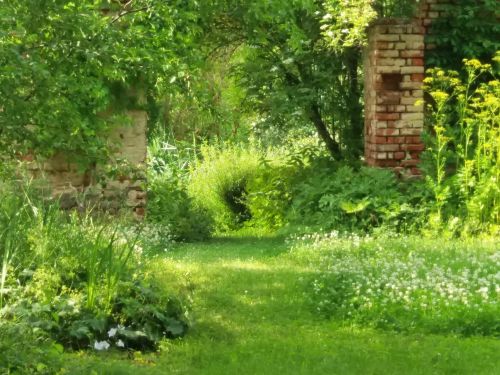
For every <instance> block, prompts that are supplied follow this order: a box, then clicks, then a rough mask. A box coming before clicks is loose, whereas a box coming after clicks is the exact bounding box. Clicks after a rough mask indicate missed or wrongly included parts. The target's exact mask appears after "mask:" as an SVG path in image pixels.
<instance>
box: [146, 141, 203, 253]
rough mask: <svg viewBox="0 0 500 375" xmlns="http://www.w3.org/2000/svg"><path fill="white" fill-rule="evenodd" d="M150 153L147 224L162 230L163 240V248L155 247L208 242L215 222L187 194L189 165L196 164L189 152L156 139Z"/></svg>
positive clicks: (160, 244) (158, 245)
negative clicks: (180, 242)
mask: <svg viewBox="0 0 500 375" xmlns="http://www.w3.org/2000/svg"><path fill="white" fill-rule="evenodd" d="M149 153H150V156H149V167H148V211H147V221H148V222H149V223H152V224H155V226H157V227H161V228H162V230H161V232H160V233H159V234H160V235H161V236H162V237H163V241H161V242H163V244H162V243H161V242H157V244H154V245H155V246H154V247H158V248H160V247H161V248H165V245H166V243H168V242H169V241H172V240H174V241H198V240H203V239H206V238H208V237H209V236H210V234H211V232H212V227H213V222H212V219H211V217H210V216H209V214H208V213H207V211H206V210H205V209H204V208H203V207H201V206H200V205H199V204H197V203H196V202H195V200H193V199H192V198H191V197H190V196H189V195H188V193H187V180H188V173H189V165H190V163H191V161H192V160H194V156H193V155H192V154H191V153H190V149H189V148H186V147H180V148H177V147H174V146H171V145H168V144H167V143H164V142H161V141H160V140H158V139H156V140H153V141H152V144H151V146H150V148H149ZM150 229H151V228H150ZM148 232H151V231H148ZM151 234H153V233H151ZM146 241H148V242H150V244H151V242H152V241H150V240H149V239H146Z"/></svg>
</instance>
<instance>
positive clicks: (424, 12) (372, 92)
mask: <svg viewBox="0 0 500 375" xmlns="http://www.w3.org/2000/svg"><path fill="white" fill-rule="evenodd" d="M445 2H448V1H447V0H426V1H424V3H423V4H422V6H421V9H420V12H419V14H418V16H417V17H415V18H414V19H412V20H402V19H386V20H381V21H380V22H378V23H377V24H375V25H373V26H372V27H371V28H370V30H369V34H368V47H367V50H366V53H365V61H364V66H365V160H366V163H367V164H368V165H371V166H375V167H383V168H393V169H394V170H395V171H397V172H399V173H402V174H405V175H410V176H411V175H419V174H420V171H419V169H418V163H419V161H420V154H421V152H422V151H423V150H424V149H425V146H424V144H423V142H422V140H421V134H422V130H423V127H424V107H423V99H424V93H423V90H422V88H423V80H424V71H425V70H424V69H425V68H424V65H425V50H426V48H432V46H426V45H425V35H426V32H427V29H428V27H429V26H430V25H431V23H432V19H435V18H438V17H440V16H441V15H442V13H441V12H443V4H444V3H445Z"/></svg>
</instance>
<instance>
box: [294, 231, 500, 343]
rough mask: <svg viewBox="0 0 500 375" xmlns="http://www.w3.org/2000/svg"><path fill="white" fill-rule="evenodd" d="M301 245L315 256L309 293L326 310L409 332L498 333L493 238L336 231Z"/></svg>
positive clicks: (498, 260)
mask: <svg viewBox="0 0 500 375" xmlns="http://www.w3.org/2000/svg"><path fill="white" fill-rule="evenodd" d="M298 247H299V248H303V249H304V248H308V247H310V248H312V250H313V251H314V252H315V253H319V254H320V257H321V258H320V261H319V263H318V264H317V265H316V267H318V269H319V272H318V274H317V275H316V277H315V278H314V281H313V282H312V284H311V290H310V293H311V295H312V296H313V297H312V300H313V301H314V306H315V308H316V310H317V311H318V312H319V313H320V314H322V315H324V316H327V317H332V318H335V319H339V320H342V321H344V322H346V323H348V324H352V323H355V324H359V325H363V326H366V325H368V326H373V327H376V328H383V329H390V330H396V331H406V332H425V333H445V334H446V333H454V334H461V335H478V334H479V335H498V334H499V333H500V322H499V320H498V316H499V314H500V306H499V304H498V297H499V292H500V289H499V281H500V280H499V275H498V269H499V266H500V252H499V251H498V241H494V240H493V241H489V242H487V241H483V242H481V241H472V242H469V243H466V242H463V241H460V242H459V241H453V240H452V241H447V242H446V243H439V244H438V243H437V242H436V241H434V240H432V241H430V240H423V239H422V238H414V237H392V238H390V237H386V238H383V237H381V238H378V239H376V238H370V237H363V238H362V237H357V236H354V237H352V236H351V237H350V238H349V237H347V238H341V237H339V236H338V235H337V234H335V233H334V234H333V235H326V236H323V237H321V236H318V237H315V238H314V240H313V241H312V242H311V240H310V239H307V240H305V241H304V240H302V241H299V244H298ZM303 251H305V250H303ZM308 251H311V250H308Z"/></svg>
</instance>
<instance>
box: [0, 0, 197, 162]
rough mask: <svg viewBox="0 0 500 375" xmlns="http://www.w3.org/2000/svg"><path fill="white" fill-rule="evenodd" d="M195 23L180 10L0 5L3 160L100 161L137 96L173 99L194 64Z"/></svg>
mask: <svg viewBox="0 0 500 375" xmlns="http://www.w3.org/2000/svg"><path fill="white" fill-rule="evenodd" d="M197 18H198V17H197V10H196V5H195V4H194V5H189V4H186V2H185V1H182V0H172V1H168V2H163V1H154V0H128V1H125V0H119V1H118V0H105V1H102V0H83V1H75V2H71V1H69V2H68V1H63V0H40V1H37V2H32V1H28V0H15V1H14V0H8V1H7V0H0V25H2V26H1V28H0V149H1V152H2V153H3V154H8V155H15V154H19V153H25V152H28V151H30V150H34V151H35V152H36V154H37V155H41V156H49V155H52V154H54V153H55V152H58V151H64V152H66V153H67V154H69V155H73V156H75V157H77V158H78V160H79V161H81V162H85V161H87V162H90V161H95V160H98V159H103V158H106V149H107V147H106V139H107V138H106V136H107V134H108V132H109V130H110V128H111V127H112V126H113V125H114V124H116V123H117V122H123V121H124V120H123V116H122V115H123V114H124V113H125V109H129V108H134V107H137V106H142V105H143V103H141V102H140V100H138V97H140V96H139V95H136V94H137V92H139V91H140V92H144V94H145V96H151V95H153V96H154V95H157V94H158V93H159V92H161V91H164V90H172V89H174V88H175V85H174V84H172V83H171V82H170V77H172V76H174V75H175V76H176V75H177V74H178V72H179V71H180V70H183V69H185V65H187V64H190V63H192V62H193V61H194V60H195V59H196V56H195V55H194V54H193V53H191V52H190V51H191V49H190V46H191V44H192V43H193V41H194V40H195V38H196V35H197V24H196V22H197ZM176 84H177V85H178V86H182V81H178V82H177V83H176ZM109 113H112V115H108V114H109Z"/></svg>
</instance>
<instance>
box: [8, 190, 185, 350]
mask: <svg viewBox="0 0 500 375" xmlns="http://www.w3.org/2000/svg"><path fill="white" fill-rule="evenodd" d="M3 185H4V186H9V184H8V183H5V182H3ZM12 185H13V186H15V187H17V189H16V188H10V189H9V190H4V196H3V199H2V202H1V203H0V204H1V208H2V210H0V224H1V225H2V226H1V227H0V233H1V238H0V240H1V242H0V255H1V257H2V258H1V259H2V271H1V276H2V278H1V280H2V285H1V289H0V294H1V297H2V299H1V302H2V307H3V308H2V309H1V310H0V319H2V320H8V321H13V322H18V321H19V322H21V323H22V324H28V325H29V326H30V327H33V328H36V329H37V332H38V334H39V336H40V337H51V338H52V339H54V340H56V341H57V342H59V343H61V344H63V345H64V346H65V347H68V348H78V349H80V348H89V347H92V346H94V347H95V348H96V349H101V348H106V346H109V345H110V342H108V341H109V340H111V338H113V340H115V341H114V342H113V343H114V344H115V346H116V347H117V348H119V347H125V348H140V349H153V348H155V347H156V345H157V344H158V341H159V340H160V339H161V338H163V337H177V336H179V335H182V334H183V333H184V332H185V330H186V328H187V324H186V322H185V319H184V315H183V308H182V307H181V305H180V304H178V303H176V302H175V299H174V298H172V297H171V296H167V295H164V294H162V293H161V292H160V290H159V289H158V288H156V287H153V285H154V282H153V281H152V280H149V279H148V277H146V275H144V274H143V272H142V271H141V268H140V264H141V253H142V249H141V247H140V246H139V243H138V234H137V233H135V232H130V233H129V232H127V231H125V230H123V229H122V227H121V226H120V224H116V220H115V224H113V225H111V224H107V222H108V223H109V220H104V221H103V220H100V219H96V218H93V217H91V216H90V215H88V214H87V215H78V214H77V213H73V214H71V215H68V214H66V213H63V212H61V211H59V209H58V208H57V205H56V204H50V203H49V202H45V201H44V200H42V199H36V198H34V197H33V195H32V194H30V192H29V191H28V190H26V189H23V188H22V186H23V185H19V184H16V183H12ZM20 186H21V188H19V187H20ZM16 209H17V211H16ZM8 219H10V221H9V220H8ZM21 219H22V220H21ZM13 238H15V239H16V241H13V240H12V239H13ZM13 244H15V246H14V245H13ZM133 293H135V294H133ZM141 293H142V297H141V298H142V299H141V305H140V309H139V308H138V307H137V303H136V302H137V301H136V302H134V301H133V299H132V298H130V296H132V295H134V296H135V299H136V300H137V299H138V298H139V294H141ZM134 303H135V305H134ZM110 332H111V333H113V332H114V333H113V334H112V335H110Z"/></svg>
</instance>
